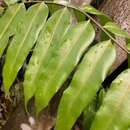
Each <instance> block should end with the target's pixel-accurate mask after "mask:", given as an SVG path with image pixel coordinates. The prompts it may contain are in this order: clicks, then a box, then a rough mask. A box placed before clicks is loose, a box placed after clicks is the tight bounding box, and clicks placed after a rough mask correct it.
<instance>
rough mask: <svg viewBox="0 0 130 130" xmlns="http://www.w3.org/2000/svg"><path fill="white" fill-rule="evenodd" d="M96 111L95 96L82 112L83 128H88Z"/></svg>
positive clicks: (84, 129) (86, 129)
mask: <svg viewBox="0 0 130 130" xmlns="http://www.w3.org/2000/svg"><path fill="white" fill-rule="evenodd" d="M96 111H97V99H96V96H95V97H94V98H93V99H92V101H91V103H90V104H89V105H88V106H87V108H85V110H84V112H83V130H89V129H90V127H91V124H92V122H93V120H94V117H95V115H96Z"/></svg>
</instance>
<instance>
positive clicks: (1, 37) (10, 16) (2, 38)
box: [0, 4, 26, 56]
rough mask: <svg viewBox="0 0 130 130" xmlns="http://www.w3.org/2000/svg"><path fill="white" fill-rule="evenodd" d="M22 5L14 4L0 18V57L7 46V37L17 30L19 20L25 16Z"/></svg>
mask: <svg viewBox="0 0 130 130" xmlns="http://www.w3.org/2000/svg"><path fill="white" fill-rule="evenodd" d="M25 11H26V9H25V6H24V4H14V5H11V6H9V7H8V8H7V10H6V11H5V13H4V15H3V16H2V17H0V30H1V32H0V56H1V55H2V53H3V51H4V49H5V48H6V46H7V43H8V40H9V36H11V35H13V34H14V32H15V31H16V29H17V26H18V23H19V22H20V19H22V18H23V16H24V15H25Z"/></svg>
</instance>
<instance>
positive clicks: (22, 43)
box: [9, 6, 42, 75]
mask: <svg viewBox="0 0 130 130" xmlns="http://www.w3.org/2000/svg"><path fill="white" fill-rule="evenodd" d="M41 8H42V6H39V8H38V10H37V12H36V14H35V15H34V17H33V19H32V21H31V23H30V25H29V28H28V30H27V33H26V35H25V37H24V38H23V40H22V42H21V44H20V46H19V48H18V49H17V53H16V57H15V59H14V60H13V64H12V68H13V66H14V65H15V62H16V60H17V57H18V55H19V52H20V51H19V50H20V48H22V47H23V45H24V42H25V40H26V38H27V37H28V35H29V33H30V30H31V27H32V25H33V23H34V21H35V20H34V19H35V18H36V17H37V14H38V13H39V11H40V9H41ZM12 72H13V69H12V70H11V71H10V72H9V75H10V74H11V73H12Z"/></svg>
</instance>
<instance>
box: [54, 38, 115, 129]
mask: <svg viewBox="0 0 130 130" xmlns="http://www.w3.org/2000/svg"><path fill="white" fill-rule="evenodd" d="M115 58H116V51H115V48H114V46H113V45H112V44H111V42H110V40H109V41H105V42H102V43H99V44H97V45H96V46H94V47H92V49H90V51H89V52H88V53H87V54H86V55H85V57H84V58H83V61H82V62H81V64H80V65H79V68H78V70H77V72H76V73H75V75H74V77H73V80H72V82H71V84H70V87H69V88H68V89H67V90H66V91H65V92H64V94H63V96H62V98H61V102H60V105H59V109H58V115H57V121H56V128H55V130H70V129H71V128H72V126H73V124H74V123H75V121H76V119H77V118H78V117H79V115H80V114H81V112H82V111H83V110H84V109H85V107H86V106H88V104H89V103H90V102H91V101H92V99H93V97H94V96H95V95H96V92H97V91H98V89H99V88H100V86H101V83H102V82H103V81H104V79H105V77H106V75H107V72H108V70H109V69H110V67H111V66H112V64H113V63H114V61H115Z"/></svg>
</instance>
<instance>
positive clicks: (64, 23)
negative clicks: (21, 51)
mask: <svg viewBox="0 0 130 130" xmlns="http://www.w3.org/2000/svg"><path fill="white" fill-rule="evenodd" d="M70 22H71V14H70V13H69V11H68V9H67V8H64V9H61V10H58V11H57V12H55V13H54V14H53V15H52V17H50V19H49V20H48V21H47V23H46V25H45V28H44V29H43V30H42V32H41V34H40V36H39V39H38V43H37V45H36V47H35V49H34V52H33V55H32V57H31V60H30V62H29V65H28V68H27V71H26V73H25V80H24V95H25V104H26V105H27V102H28V101H29V99H30V98H31V97H32V96H33V95H34V93H35V90H36V88H38V89H39V88H40V87H41V86H42V87H43V83H44V82H43V78H44V77H45V76H48V75H49V74H48V72H46V74H45V75H44V74H43V69H44V67H45V66H43V63H44V59H45V57H46V55H47V54H48V51H49V49H50V47H52V46H53V45H55V44H56V45H57V44H58V43H59V42H60V41H61V39H62V37H63V35H64V34H65V32H66V30H67V29H68V27H69V26H70ZM49 60H50V59H49ZM42 103H43V102H41V104H42Z"/></svg>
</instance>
